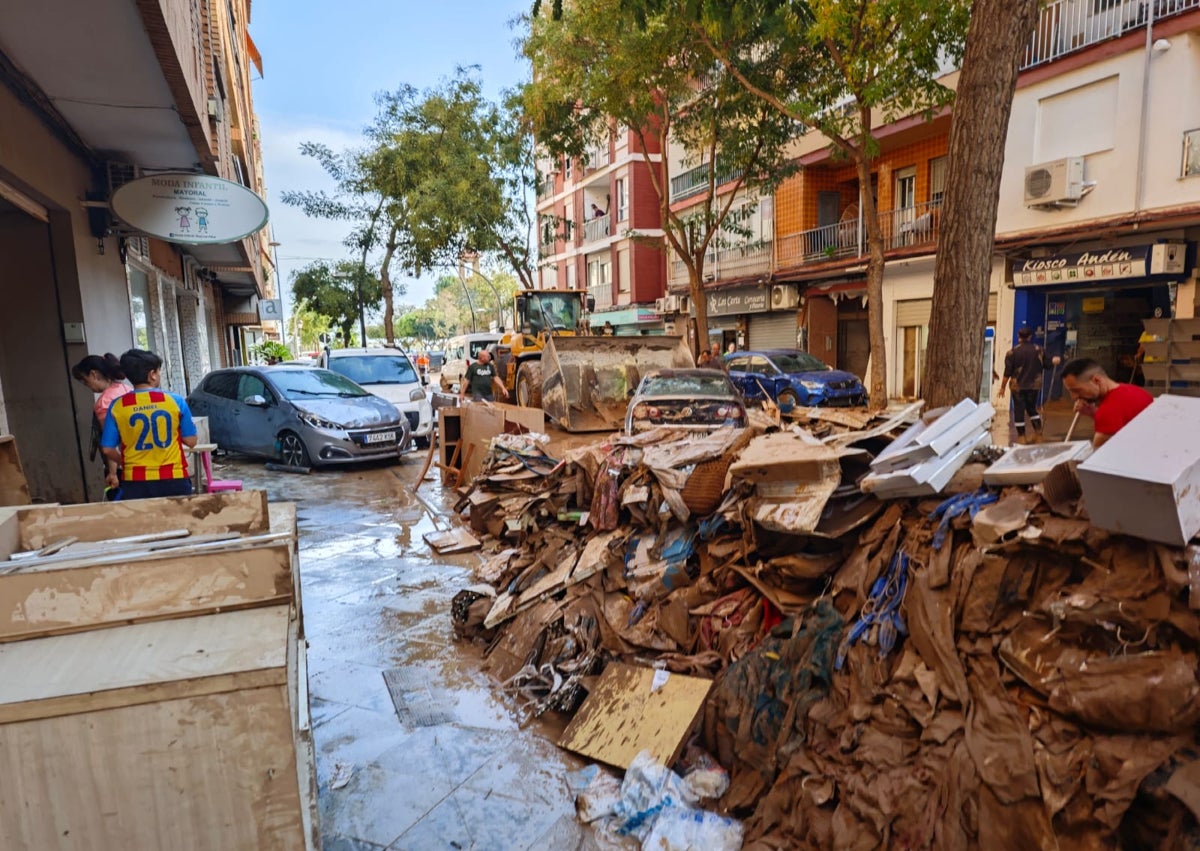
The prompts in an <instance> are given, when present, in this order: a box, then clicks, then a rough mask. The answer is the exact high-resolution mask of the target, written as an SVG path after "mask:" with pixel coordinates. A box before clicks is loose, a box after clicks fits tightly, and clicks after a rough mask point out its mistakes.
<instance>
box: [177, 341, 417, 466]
mask: <svg viewBox="0 0 1200 851" xmlns="http://www.w3.org/2000/svg"><path fill="white" fill-rule="evenodd" d="M188 406H189V407H190V408H191V409H192V413H193V414H195V415H196V416H200V417H208V428H209V433H210V434H211V436H212V439H213V441H215V442H216V444H217V445H218V446H220V447H221V448H222V449H230V450H233V451H236V452H245V453H248V454H250V455H259V456H263V457H267V458H278V459H279V460H281V461H282V462H283V463H284V464H288V465H290V466H293V467H308V466H319V465H322V464H337V463H345V462H349V461H369V460H371V459H377V458H395V457H397V456H398V455H399V454H400V453H401V452H402V451H404V450H405V449H406V448H407V447H408V444H409V441H410V432H409V427H408V420H407V419H406V418H405V417H404V415H403V414H401V413H400V412H399V411H398V410H396V406H395V405H393V404H392V403H391V402H388V401H387V400H386V399H381V398H379V397H378V396H373V395H371V394H370V393H368V392H367V391H366V390H364V389H363V388H361V387H359V386H358V385H357V384H355V383H354V382H353V381H351V380H350V379H348V378H346V377H345V376H342V375H338V374H337V373H336V372H330V371H329V370H327V369H317V368H315V367H306V366H279V365H276V366H271V367H247V366H243V367H235V368H233V369H219V370H216V371H215V372H210V373H209V374H208V375H206V376H205V377H204V380H203V381H202V382H201V383H200V386H199V387H197V388H196V389H195V390H193V391H192V394H191V395H190V396H188Z"/></svg>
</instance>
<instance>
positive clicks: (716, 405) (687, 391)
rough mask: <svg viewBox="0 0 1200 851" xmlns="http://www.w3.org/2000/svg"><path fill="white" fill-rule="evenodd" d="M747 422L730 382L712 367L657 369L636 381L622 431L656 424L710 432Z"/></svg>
mask: <svg viewBox="0 0 1200 851" xmlns="http://www.w3.org/2000/svg"><path fill="white" fill-rule="evenodd" d="M745 425H746V405H745V403H744V402H743V401H742V396H741V394H740V393H738V390H737V388H736V387H734V385H733V382H731V381H730V380H729V377H728V376H727V375H725V373H723V372H718V371H717V370H713V369H659V370H656V371H654V372H651V373H649V374H648V375H646V376H645V377H644V378H643V379H642V380H641V383H639V384H638V388H637V390H636V391H635V392H634V394H633V398H631V399H630V400H629V408H628V410H627V411H626V413H625V432H626V433H627V434H635V433H637V432H639V431H647V430H649V429H652V428H656V427H658V426H671V427H673V428H683V429H691V430H694V431H712V430H714V429H718V428H721V427H722V426H733V427H735V428H742V427H744V426H745Z"/></svg>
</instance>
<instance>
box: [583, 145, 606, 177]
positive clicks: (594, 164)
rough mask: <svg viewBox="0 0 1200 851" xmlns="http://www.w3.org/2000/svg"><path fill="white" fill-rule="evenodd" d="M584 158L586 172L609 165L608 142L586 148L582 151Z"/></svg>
mask: <svg viewBox="0 0 1200 851" xmlns="http://www.w3.org/2000/svg"><path fill="white" fill-rule="evenodd" d="M584 156H585V157H586V158H587V168H588V170H590V171H597V170H599V169H602V168H604V167H605V166H607V165H608V163H609V156H608V142H604V143H603V144H600V145H594V146H592V147H590V148H588V149H587V150H586V151H584Z"/></svg>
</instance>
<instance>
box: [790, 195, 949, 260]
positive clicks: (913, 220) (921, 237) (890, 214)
mask: <svg viewBox="0 0 1200 851" xmlns="http://www.w3.org/2000/svg"><path fill="white" fill-rule="evenodd" d="M941 206H942V203H941V201H940V200H938V201H931V202H929V203H926V204H917V205H915V206H912V207H902V208H900V209H896V210H885V211H882V212H881V213H880V214H879V223H880V225H881V226H882V227H883V237H884V244H885V246H886V249H887V250H889V251H892V250H897V249H902V248H912V247H918V246H922V245H929V246H932V245H934V244H936V243H937V237H938V228H939V226H940V225H941ZM866 253H867V229H866V226H865V225H864V226H863V228H862V232H861V233H860V232H859V226H858V219H857V218H853V219H850V220H848V221H843V222H836V223H834V224H832V225H825V226H824V227H819V228H813V229H812V230H806V231H801V232H800V233H793V234H789V235H788V236H784V237H780V239H779V253H778V257H777V260H778V262H777V266H778V267H779V268H792V267H795V266H801V265H807V264H810V263H825V262H828V261H831V260H841V259H843V258H847V257H862V256H864V255H865V254H866Z"/></svg>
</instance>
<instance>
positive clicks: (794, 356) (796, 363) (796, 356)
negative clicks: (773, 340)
mask: <svg viewBox="0 0 1200 851" xmlns="http://www.w3.org/2000/svg"><path fill="white" fill-rule="evenodd" d="M771 360H772V361H774V362H775V366H777V367H779V369H780V371H781V372H785V373H792V372H827V371H828V370H830V369H832V368H833V367H831V366H829V364H827V363H825V361H823V360H821V359H820V358H817V357H814V356H813V355H810V354H809V353H808V352H786V353H784V354H773V355H771Z"/></svg>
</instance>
